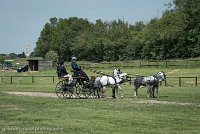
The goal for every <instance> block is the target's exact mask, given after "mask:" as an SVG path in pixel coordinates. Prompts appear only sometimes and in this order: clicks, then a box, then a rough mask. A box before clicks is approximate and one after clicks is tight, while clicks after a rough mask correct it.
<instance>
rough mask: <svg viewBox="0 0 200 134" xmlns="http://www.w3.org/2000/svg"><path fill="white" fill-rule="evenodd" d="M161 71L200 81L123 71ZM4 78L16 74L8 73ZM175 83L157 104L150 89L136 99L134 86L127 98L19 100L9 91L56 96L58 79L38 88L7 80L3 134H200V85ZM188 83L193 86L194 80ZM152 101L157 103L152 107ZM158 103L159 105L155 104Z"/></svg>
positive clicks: (0, 117)
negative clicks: (47, 93) (9, 93)
mask: <svg viewBox="0 0 200 134" xmlns="http://www.w3.org/2000/svg"><path fill="white" fill-rule="evenodd" d="M160 70H163V71H165V72H166V74H167V77H175V76H195V77H200V76H199V75H200V74H199V72H200V69H194V70H192V69H166V68H164V69H162V68H151V69H148V68H143V69H140V68H126V69H125V68H123V69H122V71H123V72H128V73H129V74H131V75H135V74H142V75H152V74H155V73H156V72H158V71H160ZM102 71H105V72H106V73H112V69H102ZM86 72H87V73H88V74H89V75H90V76H91V75H94V76H96V75H99V74H95V73H93V72H90V71H89V70H86ZM0 75H2V73H1V74H0ZM3 75H11V74H10V73H8V72H4V74H3ZM12 75H22V76H23V75H26V76H32V75H37V76H38V75H55V70H48V71H43V72H32V73H20V74H19V73H14V72H13V73H12ZM173 81H175V80H174V79H171V80H170V79H169V85H167V86H161V87H160V88H159V89H160V90H159V98H155V99H149V98H147V93H146V88H140V89H139V96H138V97H137V98H135V97H133V86H132V85H129V84H128V83H126V84H125V85H122V88H123V89H124V99H59V98H46V97H45V98H43V97H28V96H13V95H8V94H6V93H4V92H5V91H33V92H36V91H37V92H38V91H40V92H54V88H55V85H56V82H57V80H55V83H52V80H51V79H49V78H45V77H44V78H40V77H39V78H36V79H35V83H33V84H32V81H31V79H28V78H26V77H25V78H24V77H23V78H15V79H14V80H13V84H10V80H9V78H8V79H7V78H3V80H2V82H1V83H0V131H1V133H20V134H23V133H41V134H42V133H63V134H64V133H92V134H93V133H97V134H101V133H127V134H129V133H148V134H149V133H154V134H155V133H158V134H160V133H164V134H166V133H185V134H188V133H189V134H191V133H197V134H198V133H200V128H199V126H200V120H199V118H200V102H199V98H200V90H199V86H198V87H196V86H194V85H193V84H191V85H187V84H185V85H184V86H183V87H178V84H177V83H176V82H174V83H173ZM187 81H190V79H189V80H187ZM170 82H171V83H170ZM172 84H173V85H172ZM174 84H175V85H174ZM176 84H177V85H176ZM106 95H107V96H111V91H110V90H108V91H107V92H106ZM149 100H151V101H152V102H149ZM154 101H156V102H157V103H153V102H154ZM162 102H168V103H162ZM170 102H174V103H170ZM34 128H35V129H34ZM37 128H38V130H37ZM45 128H46V129H45ZM10 129H12V130H10ZM17 129H18V130H17ZM28 129H30V130H28ZM50 129H55V130H50Z"/></svg>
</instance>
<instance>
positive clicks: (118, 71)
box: [113, 68, 122, 76]
mask: <svg viewBox="0 0 200 134" xmlns="http://www.w3.org/2000/svg"><path fill="white" fill-rule="evenodd" d="M121 73H122V72H121V70H120V69H119V68H114V70H113V76H118V75H119V74H121Z"/></svg>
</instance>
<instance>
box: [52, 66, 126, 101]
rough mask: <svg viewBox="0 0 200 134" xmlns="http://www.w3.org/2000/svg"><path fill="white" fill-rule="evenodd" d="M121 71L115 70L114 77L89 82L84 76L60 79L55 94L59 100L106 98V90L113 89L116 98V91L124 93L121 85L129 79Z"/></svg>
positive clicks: (100, 77) (69, 76)
mask: <svg viewBox="0 0 200 134" xmlns="http://www.w3.org/2000/svg"><path fill="white" fill-rule="evenodd" d="M119 71H120V70H119V69H114V74H113V76H99V77H96V78H93V79H91V80H87V81H86V79H85V77H83V76H78V77H77V76H76V77H72V76H71V75H67V76H66V77H62V78H60V81H59V82H58V84H57V85H56V88H55V92H56V94H57V96H58V97H59V98H89V97H92V98H96V97H98V98H100V97H104V92H105V91H106V90H105V89H106V88H108V87H111V88H112V91H113V95H112V97H113V98H115V91H118V89H120V90H121V91H122V89H121V87H120V84H121V83H122V82H125V81H126V80H127V78H128V74H127V73H121V72H119ZM121 93H122V96H121V97H123V92H121Z"/></svg>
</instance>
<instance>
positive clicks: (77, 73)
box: [71, 57, 89, 82]
mask: <svg viewBox="0 0 200 134" xmlns="http://www.w3.org/2000/svg"><path fill="white" fill-rule="evenodd" d="M76 60H77V58H76V57H72V60H71V66H72V69H73V71H74V76H75V77H78V76H81V77H85V81H87V82H88V81H89V77H88V76H87V74H86V73H85V72H84V71H83V70H82V69H81V67H80V66H79V65H78V64H77V63H76Z"/></svg>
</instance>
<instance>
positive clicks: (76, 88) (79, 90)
mask: <svg viewBox="0 0 200 134" xmlns="http://www.w3.org/2000/svg"><path fill="white" fill-rule="evenodd" d="M75 90H76V98H81V97H82V93H81V92H82V91H81V90H82V87H81V85H79V84H78V83H77V85H76V86H75Z"/></svg>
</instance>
